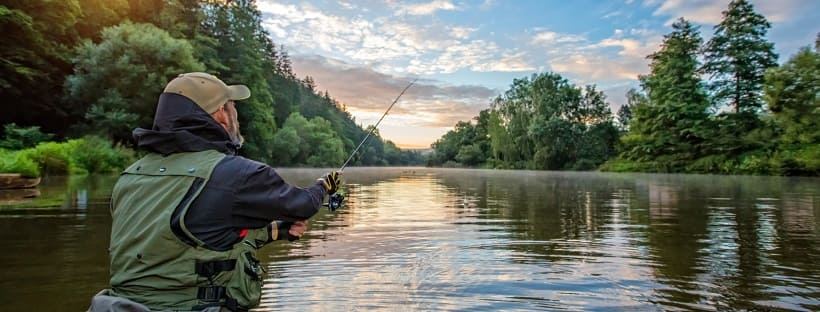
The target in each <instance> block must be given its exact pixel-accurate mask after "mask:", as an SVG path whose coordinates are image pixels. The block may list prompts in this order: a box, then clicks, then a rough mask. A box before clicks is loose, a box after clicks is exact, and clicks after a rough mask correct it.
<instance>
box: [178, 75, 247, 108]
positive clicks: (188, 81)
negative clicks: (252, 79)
mask: <svg viewBox="0 0 820 312" xmlns="http://www.w3.org/2000/svg"><path fill="white" fill-rule="evenodd" d="M164 92H168V93H176V94H181V95H183V96H185V97H187V98H189V99H191V101H194V103H196V104H197V105H199V107H202V109H203V110H204V111H206V112H207V113H208V114H213V113H214V112H215V111H217V110H218V109H219V107H221V106H222V105H225V103H227V102H228V100H234V101H237V100H244V99H247V98H249V97H250V96H251V90H249V89H248V87H246V86H244V85H232V86H229V85H226V84H225V83H224V82H222V80H219V78H216V76H214V75H211V74H207V73H199V72H197V73H186V74H180V75H179V76H177V77H176V78H174V80H171V82H169V83H168V85H166V86H165V90H164Z"/></svg>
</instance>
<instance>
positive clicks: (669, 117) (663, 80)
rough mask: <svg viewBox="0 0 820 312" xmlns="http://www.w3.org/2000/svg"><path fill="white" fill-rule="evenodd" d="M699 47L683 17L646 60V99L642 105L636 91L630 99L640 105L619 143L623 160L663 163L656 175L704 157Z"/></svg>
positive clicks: (694, 32) (697, 36)
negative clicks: (659, 46)
mask: <svg viewBox="0 0 820 312" xmlns="http://www.w3.org/2000/svg"><path fill="white" fill-rule="evenodd" d="M701 42H702V39H701V38H700V34H699V32H698V30H697V28H696V27H694V26H692V24H691V23H690V22H689V21H686V20H685V19H682V18H681V19H679V20H677V21H676V22H675V23H673V24H672V32H671V33H669V34H667V35H665V36H664V41H663V43H662V44H661V48H660V50H659V51H658V52H655V53H653V54H651V55H649V56H647V58H648V59H649V60H650V65H649V67H650V74H648V75H646V76H642V77H640V80H641V87H642V88H643V89H644V91H645V92H646V94H647V96H646V100H643V99H642V98H641V96H640V95H639V94H638V93H636V92H633V93H632V94H630V97H631V99H630V101H634V102H637V103H638V104H636V105H635V106H634V107H633V108H634V111H632V113H633V114H634V115H633V119H632V120H631V123H632V124H631V125H630V134H629V135H628V136H627V137H625V138H624V141H623V143H624V148H625V151H624V154H622V156H623V157H625V158H627V159H631V160H635V161H655V160H657V159H659V158H663V160H664V161H663V162H657V163H658V166H659V167H658V168H657V170H659V171H673V172H675V171H682V170H683V169H684V167H685V166H686V165H687V164H689V163H691V162H692V161H694V160H695V159H697V158H699V157H700V156H702V154H703V153H702V151H700V150H699V147H700V146H701V145H700V144H701V143H702V142H703V141H704V140H705V138H706V128H705V126H704V123H705V122H706V120H707V118H708V113H707V108H708V106H709V102H708V98H707V95H706V93H705V91H704V88H703V83H702V81H701V80H700V77H699V75H698V71H697V70H698V65H699V64H698V60H697V55H698V51H699V48H700V45H701Z"/></svg>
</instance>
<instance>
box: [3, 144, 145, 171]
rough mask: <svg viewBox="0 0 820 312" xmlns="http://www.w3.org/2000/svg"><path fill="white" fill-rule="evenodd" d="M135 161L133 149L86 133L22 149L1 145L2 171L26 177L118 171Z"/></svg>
mask: <svg viewBox="0 0 820 312" xmlns="http://www.w3.org/2000/svg"><path fill="white" fill-rule="evenodd" d="M134 160H136V158H135V155H134V152H133V151H132V150H130V149H127V148H122V147H118V146H112V145H111V143H110V142H109V141H108V140H107V139H103V138H100V137H95V136H86V137H83V138H80V139H73V140H68V141H66V142H62V143H57V142H43V143H40V144H38V145H37V146H35V147H31V148H26V149H22V150H16V151H15V150H7V149H2V148H0V173H20V174H22V175H24V176H30V177H38V176H43V175H51V174H56V175H66V174H90V173H115V172H119V171H121V170H122V169H123V168H125V166H127V165H128V164H129V163H130V162H133V161H134Z"/></svg>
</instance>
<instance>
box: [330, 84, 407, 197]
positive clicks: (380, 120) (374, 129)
mask: <svg viewBox="0 0 820 312" xmlns="http://www.w3.org/2000/svg"><path fill="white" fill-rule="evenodd" d="M417 80H419V79H418V78H416V79H413V81H411V82H410V83H409V84H408V85H407V86H406V87H404V90H401V93H399V95H398V96H397V97H396V99H395V100H393V103H390V106H388V107H387V110H386V111H385V112H384V114H382V117H381V118H379V121H377V122H376V124H375V125H374V126H373V127H372V128H371V129H370V131H368V132H367V135H365V136H364V139H362V141H361V142H359V145H357V146H356V148H355V149H353V152H351V153H350V157H348V158H347V160H346V161H345V162H344V164H342V167H341V168H339V172H341V171H344V170H345V167H347V164H348V163H350V160H352V159H353V156H355V155H356V152H358V151H359V149H360V148H361V147H362V145H364V143H365V142H367V139H368V138H370V135H372V134H373V132H375V131H376V129H378V128H379V124H381V122H382V120H383V119H384V117H385V116H387V113H389V112H390V109H392V108H393V106H394V105H396V103H398V102H399V99H401V96H402V95H404V92H407V89H410V86H412V85H413V84H415V83H416V81H417ZM344 199H345V197H344V195H342V194H339V193H338V192H336V193H333V195H330V198H329V199H328V201H327V204H324V205H325V206H327V208H328V209H330V211H336V209H339V208H342V204H343V203H344Z"/></svg>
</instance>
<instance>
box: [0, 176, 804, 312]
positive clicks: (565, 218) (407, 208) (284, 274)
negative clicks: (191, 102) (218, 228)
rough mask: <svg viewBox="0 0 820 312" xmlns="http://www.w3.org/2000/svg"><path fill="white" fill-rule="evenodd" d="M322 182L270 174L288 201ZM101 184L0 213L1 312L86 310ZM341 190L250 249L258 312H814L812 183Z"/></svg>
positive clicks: (58, 186) (351, 180)
mask: <svg viewBox="0 0 820 312" xmlns="http://www.w3.org/2000/svg"><path fill="white" fill-rule="evenodd" d="M326 171H327V170H318V169H280V170H279V172H280V174H281V175H282V176H283V177H284V178H285V180H286V181H289V182H291V183H295V184H297V185H306V184H308V183H312V181H314V179H315V178H316V177H318V176H320V175H321V174H322V173H324V172H326ZM115 179H116V177H89V178H85V179H81V180H78V181H73V180H72V181H67V180H59V179H52V180H47V181H44V184H43V185H42V186H41V192H42V193H43V195H42V196H41V198H38V199H37V200H36V201H29V202H23V203H17V204H15V205H14V206H10V205H5V207H4V208H2V210H0V237H3V240H2V242H0V246H2V247H3V249H5V252H3V253H0V265H3V266H4V267H5V268H7V269H6V270H7V271H6V272H5V273H4V274H3V275H4V278H3V279H0V299H3V300H4V302H7V303H9V304H10V305H6V308H9V311H18V310H30V309H31V308H32V307H37V310H41V309H42V310H72V311H74V310H84V309H85V308H86V307H87V306H88V302H89V300H90V297H91V296H92V295H93V294H94V293H95V292H97V291H98V290H100V289H102V288H104V287H106V286H107V282H108V258H107V251H106V249H107V247H108V235H109V232H110V229H109V227H110V216H109V212H108V197H107V196H108V194H109V193H110V190H111V187H112V185H113V181H115ZM344 179H345V181H346V182H347V185H346V191H347V194H346V195H347V197H348V200H347V202H346V206H345V207H344V208H342V209H341V210H339V211H337V212H335V213H330V212H327V211H326V210H323V211H322V212H321V213H320V214H319V215H317V216H316V217H315V218H314V219H313V220H311V221H310V225H309V229H308V232H307V234H306V235H305V236H304V237H303V238H302V239H301V240H299V241H297V242H293V243H287V242H277V243H274V244H271V245H269V246H268V247H266V248H265V249H263V250H262V251H261V253H260V258H261V260H262V262H263V263H264V264H265V266H266V269H267V272H268V277H267V279H266V283H265V286H264V289H263V292H264V295H263V299H262V303H261V306H260V308H259V310H260V311H275V310H282V309H297V310H305V311H347V310H390V311H408V310H424V311H427V310H461V311H473V310H492V311H495V310H505V311H510V310H521V311H523V310H528V311H530V310H613V309H614V310H633V309H640V310H680V309H683V310H692V309H703V310H726V309H788V310H805V311H810V310H817V309H820V299H819V298H820V264H818V263H817V261H816V259H818V256H820V179H817V178H784V177H751V176H706V175H650V174H602V173H575V172H572V173H571V172H535V171H498V170H496V171H486V170H458V169H428V168H348V169H346V171H345V175H344ZM55 194H56V195H55ZM0 205H2V204H0ZM35 206H47V207H50V208H42V207H40V208H34V207H35ZM43 298H49V299H48V300H43Z"/></svg>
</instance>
